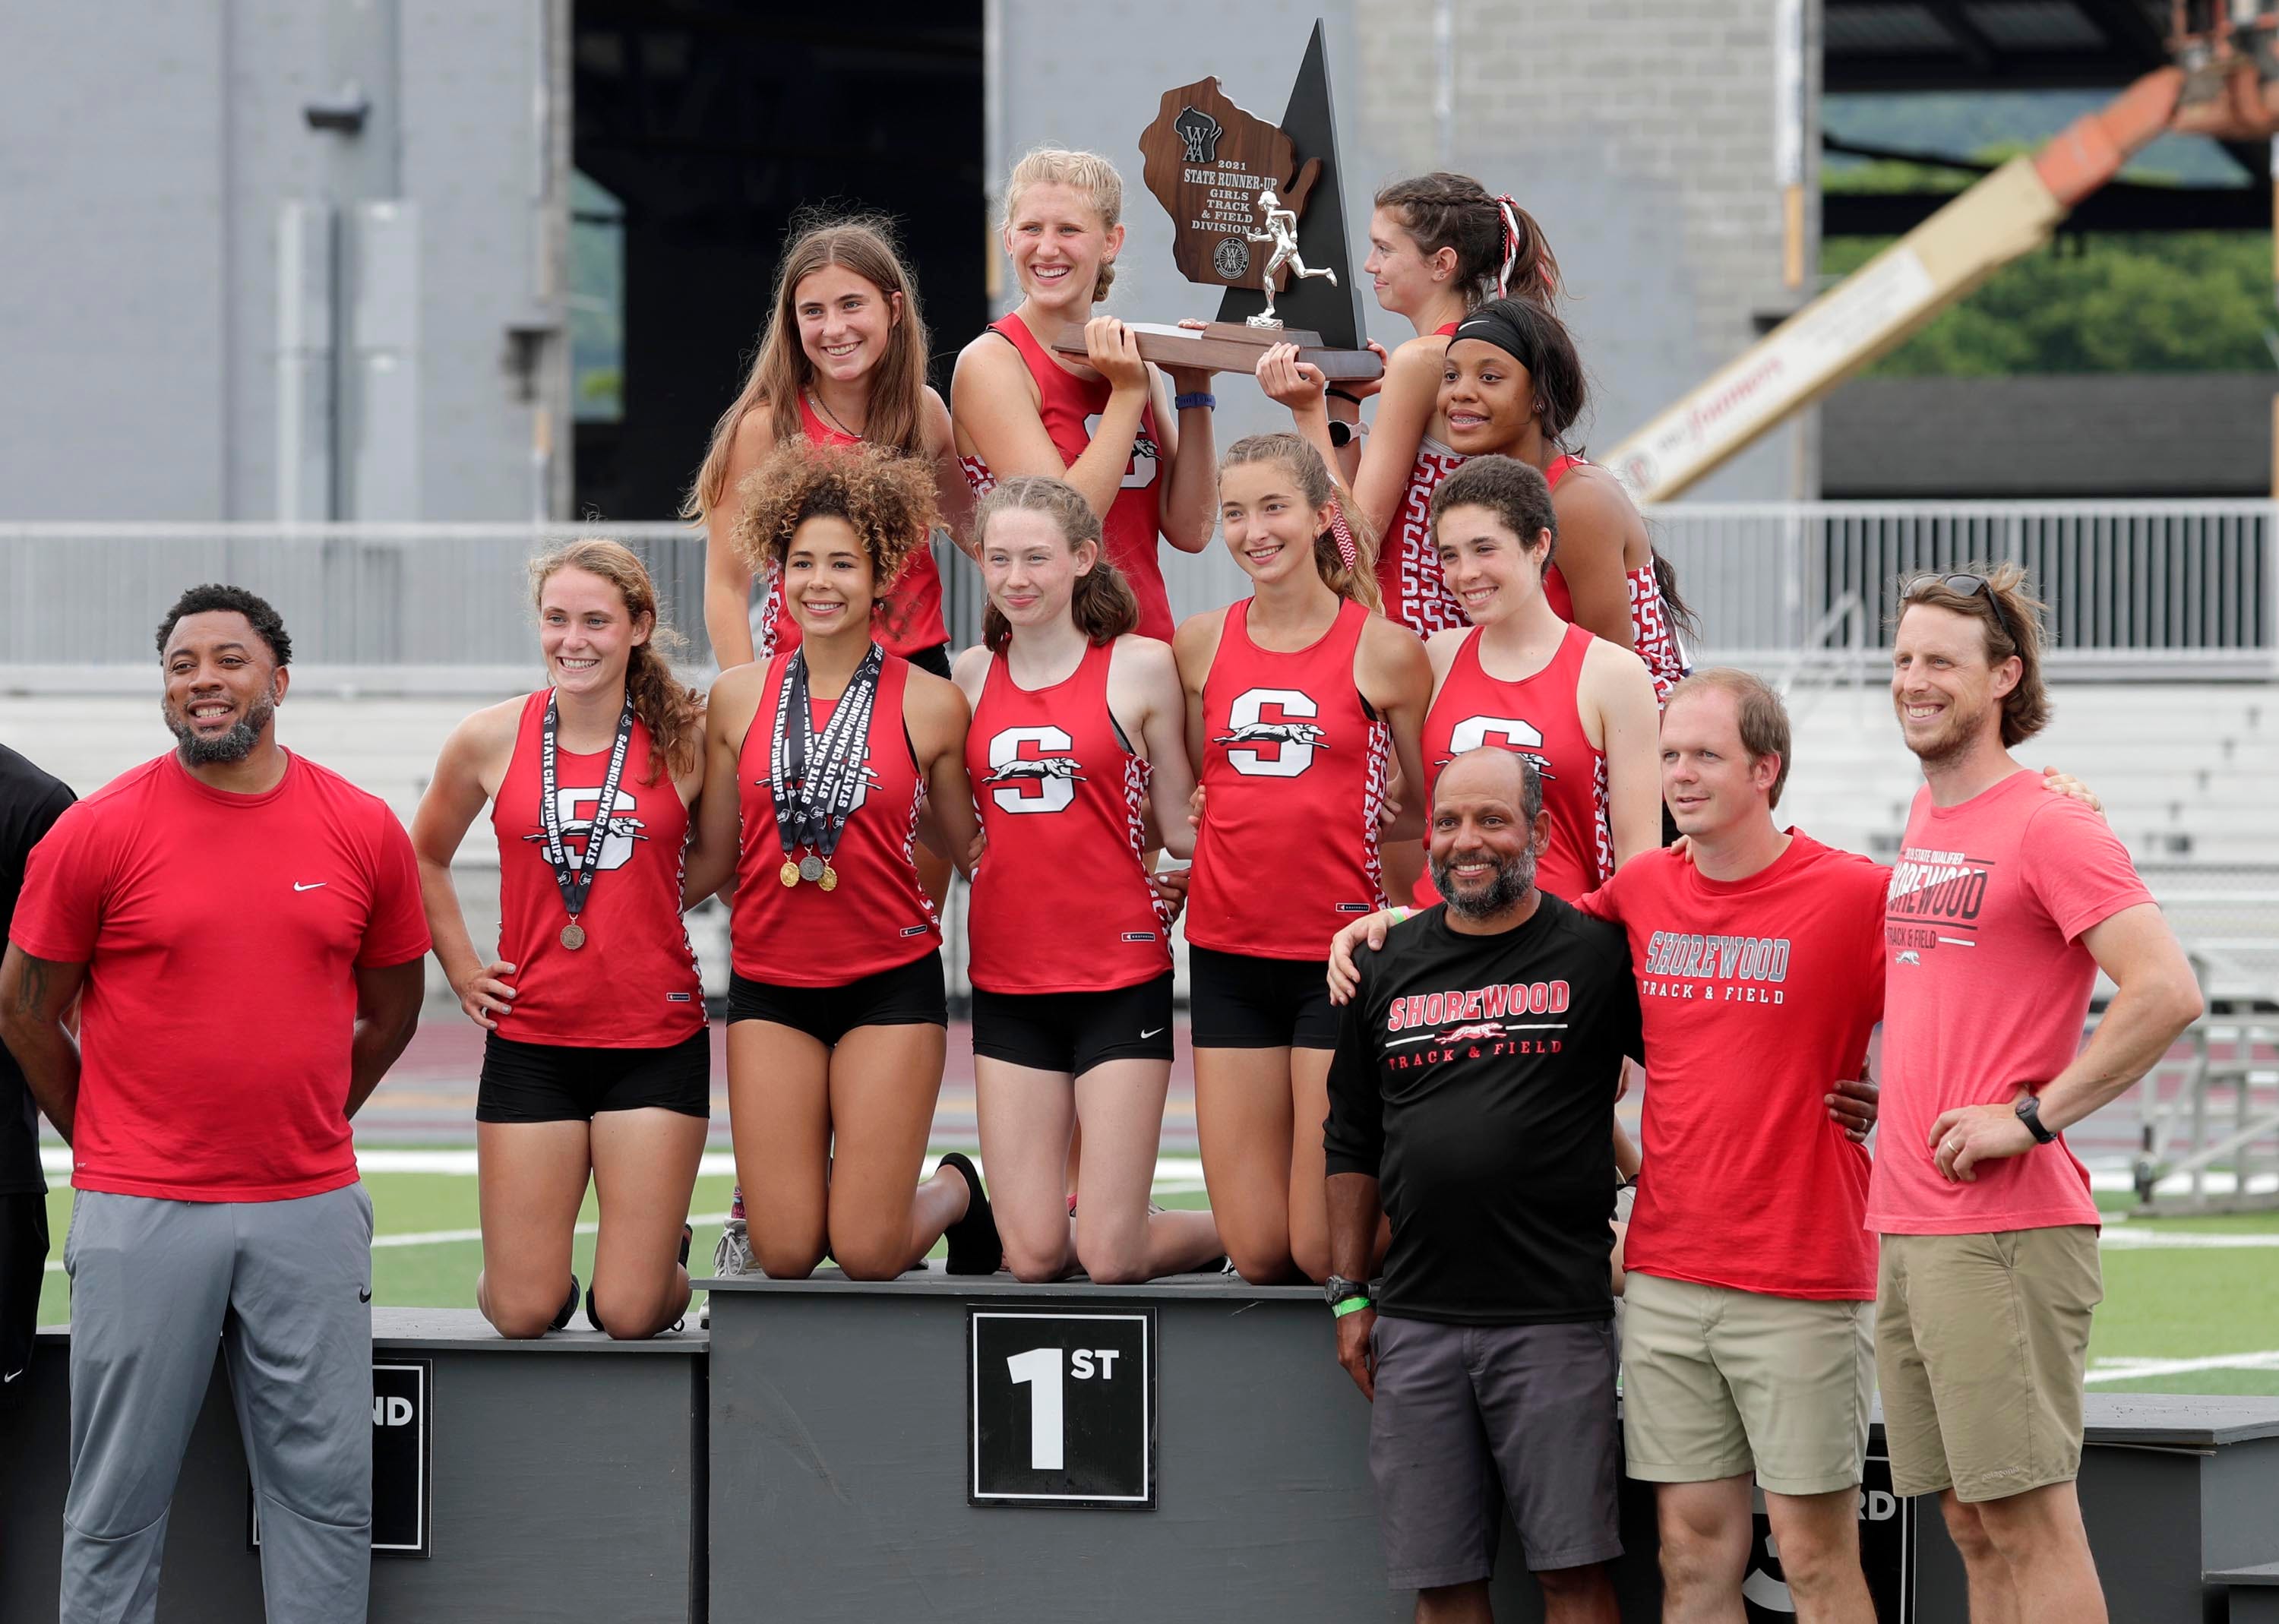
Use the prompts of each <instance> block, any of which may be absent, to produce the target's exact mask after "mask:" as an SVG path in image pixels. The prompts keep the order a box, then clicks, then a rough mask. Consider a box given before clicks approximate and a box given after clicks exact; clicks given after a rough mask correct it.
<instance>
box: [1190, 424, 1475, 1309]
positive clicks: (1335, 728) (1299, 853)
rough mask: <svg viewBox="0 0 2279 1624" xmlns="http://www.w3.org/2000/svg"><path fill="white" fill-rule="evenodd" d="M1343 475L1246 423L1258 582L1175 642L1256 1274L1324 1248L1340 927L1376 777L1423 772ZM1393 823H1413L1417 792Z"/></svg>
mask: <svg viewBox="0 0 2279 1624" xmlns="http://www.w3.org/2000/svg"><path fill="white" fill-rule="evenodd" d="M1219 514H1220V522H1221V524H1222V525H1223V526H1224V530H1225V534H1226V546H1227V550H1228V551H1229V552H1230V553H1232V554H1233V555H1234V559H1235V562H1236V563H1238V564H1239V565H1240V566H1241V567H1242V571H1243V573H1244V574H1246V575H1247V576H1248V577H1249V578H1250V580H1251V584H1252V587H1253V593H1252V595H1251V596H1250V597H1248V598H1247V599H1245V600H1243V601H1240V602H1238V603H1232V604H1229V605H1228V606H1227V607H1226V608H1224V609H1212V610H1209V611H1208V612H1206V613H1204V614H1201V615H1197V616H1194V617H1192V618H1191V619H1189V620H1188V621H1187V622H1186V624H1184V625H1182V626H1181V627H1180V628H1179V633H1178V640H1177V641H1176V642H1175V643H1174V644H1173V648H1174V650H1175V652H1176V654H1177V656H1178V665H1179V676H1180V679H1181V681H1182V683H1183V685H1184V686H1185V687H1186V700H1187V705H1186V709H1187V754H1188V757H1189V759H1190V760H1191V761H1192V762H1193V763H1194V764H1195V768H1196V771H1197V775H1198V777H1199V778H1201V783H1202V786H1203V792H1204V799H1203V805H1202V809H1201V821H1200V826H1199V828H1198V831H1197V833H1196V836H1195V856H1194V872H1193V880H1192V881H1191V884H1190V889H1189V892H1188V902H1187V923H1186V931H1187V945H1188V960H1187V961H1188V969H1189V972H1190V976H1191V979H1192V987H1191V992H1190V997H1191V1007H1192V1010H1193V1033H1194V1046H1195V1122H1196V1128H1197V1130H1198V1133H1199V1135H1200V1137H1201V1145H1202V1160H1203V1180H1204V1183H1205V1184H1206V1185H1207V1186H1208V1187H1209V1191H1210V1198H1211V1211H1212V1213H1213V1214H1215V1216H1216V1219H1217V1222H1218V1229H1219V1235H1220V1237H1221V1238H1222V1239H1223V1240H1224V1242H1225V1244H1226V1250H1227V1254H1228V1256H1229V1257H1230V1258H1231V1259H1232V1260H1233V1263H1234V1266H1235V1268H1237V1269H1239V1271H1240V1272H1241V1274H1242V1276H1243V1278H1245V1279H1246V1280H1248V1281H1251V1282H1252V1283H1266V1282H1268V1281H1274V1280H1285V1279H1288V1278H1290V1277H1291V1276H1292V1275H1293V1274H1300V1275H1308V1276H1310V1277H1312V1278H1314V1279H1316V1280H1318V1279H1321V1278H1322V1277H1323V1276H1324V1275H1325V1274H1326V1273H1327V1272H1328V1269H1329V1213H1328V1207H1327V1205H1326V1198H1325V1195H1324V1184H1323V1172H1322V1168H1323V1161H1322V1120H1323V1118H1324V1115H1326V1114H1327V1112H1328V1109H1329V1093H1328V1081H1329V1068H1330V1057H1331V1050H1332V1049H1333V1048H1334V1047H1335V1046H1336V1042H1337V1023H1336V1018H1335V1015H1334V1012H1333V1011H1332V1010H1331V1007H1330V1002H1329V994H1328V991H1327V989H1326V986H1325V985H1324V980H1323V970H1324V964H1325V962H1326V961H1327V958H1328V955H1329V943H1330V938H1331V937H1332V936H1334V935H1336V934H1337V931H1338V927H1339V925H1341V924H1343V923H1345V922H1346V921H1347V919H1349V918H1353V917H1355V916H1357V915H1364V914H1367V913H1369V912H1370V911H1372V910H1373V909H1374V908H1377V906H1378V903H1377V899H1378V898H1379V897H1380V896H1382V895H1383V893H1384V880H1383V875H1382V872H1381V870H1380V868H1379V864H1378V857H1377V840H1378V835H1379V825H1380V820H1381V818H1382V816H1383V814H1384V811H1385V787H1386V783H1387V780H1388V778H1389V777H1390V775H1391V770H1392V769H1393V765H1394V764H1395V763H1398V765H1399V768H1400V777H1401V780H1402V782H1404V783H1406V784H1411V785H1413V784H1417V783H1420V782H1422V768H1421V765H1420V762H1419V757H1418V755H1417V743H1416V740H1417V730H1418V728H1419V727H1420V726H1421V725H1422V724H1423V719H1424V707H1425V704H1426V701H1428V699H1429V698H1430V697H1431V680H1432V677H1431V667H1430V665H1429V664H1428V663H1426V661H1425V658H1424V646H1423V644H1422V643H1420V642H1418V641H1417V640H1416V636H1415V634H1414V633H1412V632H1409V631H1408V630H1407V629H1406V628H1405V627H1402V626H1399V625H1396V624H1393V622H1392V621H1390V620H1387V619H1385V617H1384V616H1382V615H1379V614H1375V613H1372V612H1371V611H1372V610H1373V609H1375V608H1376V600H1377V583H1376V580H1375V578H1373V577H1372V576H1371V574H1370V570H1369V566H1368V563H1367V559H1366V556H1365V554H1364V552H1363V550H1362V549H1363V548H1364V547H1365V546H1366V532H1365V530H1364V531H1363V532H1362V534H1358V535H1357V534H1355V533H1354V530H1355V525H1354V520H1353V516H1352V515H1351V513H1350V509H1348V508H1347V496H1346V494H1345V493H1344V492H1343V491H1341V490H1339V488H1338V486H1336V484H1335V483H1334V482H1333V481H1332V480H1331V476H1330V471H1329V466H1328V464H1327V463H1325V462H1324V459H1323V457H1322V456H1321V455H1320V454H1319V453H1318V452H1317V451H1316V449H1315V448H1314V447H1313V446H1312V445H1310V444H1308V442H1307V441H1306V440H1304V439H1302V438H1301V437H1300V436H1298V435H1296V434H1290V433H1282V434H1256V435H1252V436H1251V437H1249V438H1248V439H1246V440H1238V441H1237V442H1236V443H1235V445H1234V447H1233V448H1232V449H1231V450H1230V451H1229V452H1228V453H1227V455H1226V461H1225V463H1224V466H1223V467H1222V468H1221V470H1220V472H1219ZM1411 801H1412V804H1411V805H1409V806H1408V807H1404V808H1402V809H1401V812H1400V816H1399V817H1398V818H1397V819H1396V820H1394V822H1393V825H1392V827H1391V828H1390V829H1389V830H1387V831H1385V832H1387V833H1390V834H1393V835H1395V836H1406V837H1408V838H1411V839H1413V838H1414V837H1415V835H1416V831H1417V830H1418V829H1419V828H1420V827H1421V826H1422V823H1423V812H1422V808H1421V806H1418V805H1416V804H1413V803H1414V798H1413V797H1412V798H1411Z"/></svg>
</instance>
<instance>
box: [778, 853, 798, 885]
mask: <svg viewBox="0 0 2279 1624" xmlns="http://www.w3.org/2000/svg"><path fill="white" fill-rule="evenodd" d="M776 877H777V878H778V879H779V880H781V881H782V882H783V883H784V884H785V885H798V884H799V865H798V864H797V863H795V862H793V861H792V860H791V859H790V858H788V857H787V858H785V859H784V865H783V867H782V868H780V869H777V870H776Z"/></svg>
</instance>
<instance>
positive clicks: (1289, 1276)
mask: <svg viewBox="0 0 2279 1624" xmlns="http://www.w3.org/2000/svg"><path fill="white" fill-rule="evenodd" d="M1226 1255H1227V1258H1228V1260H1230V1261H1231V1262H1232V1263H1233V1265H1234V1272H1235V1273H1236V1274H1238V1275H1241V1276H1242V1278H1243V1279H1244V1281H1245V1282H1246V1283H1248V1284H1251V1285H1282V1284H1285V1283H1288V1282H1292V1281H1294V1280H1296V1279H1297V1278H1298V1268H1297V1265H1296V1264H1294V1263H1293V1262H1292V1261H1291V1260H1290V1254H1289V1253H1288V1252H1278V1251H1275V1250H1273V1249H1271V1248H1269V1247H1264V1246H1253V1245H1240V1244H1239V1243H1237V1242H1233V1241H1229V1242H1228V1243H1227V1248H1226Z"/></svg>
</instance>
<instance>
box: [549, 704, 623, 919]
mask: <svg viewBox="0 0 2279 1624" xmlns="http://www.w3.org/2000/svg"><path fill="white" fill-rule="evenodd" d="M560 714H561V712H560V705H559V702H558V701H556V700H555V699H553V698H551V697H549V699H548V700H547V701H546V722H545V725H544V726H543V727H542V728H541V730H540V732H539V752H538V785H539V796H538V822H539V826H540V828H541V829H542V830H543V831H545V832H544V836H543V839H544V840H545V843H546V861H547V862H548V864H549V866H550V867H551V868H552V869H553V870H554V883H555V885H556V886H558V887H559V888H560V889H561V892H562V906H563V908H564V911H566V912H567V913H568V914H569V915H570V923H568V924H565V925H564V926H563V927H562V945H563V946H564V947H567V948H569V949H570V950H571V951H572V953H575V952H576V951H577V950H578V949H579V948H580V947H583V946H585V945H586V927H585V926H583V925H581V924H579V923H578V915H579V914H580V913H582V912H584V911H585V908H586V896H587V892H589V891H590V890H592V889H593V885H594V875H595V872H596V871H597V870H598V869H600V867H601V864H602V842H603V841H605V840H607V839H610V814H611V813H612V812H614V811H615V810H616V809H617V805H618V781H619V780H620V779H621V778H623V777H624V775H625V747H626V746H627V745H628V744H629V743H631V742H632V739H633V696H632V695H631V694H627V695H626V696H625V708H624V709H621V710H620V711H618V738H617V742H616V743H615V744H613V745H612V746H611V747H610V770H609V772H608V773H607V775H606V776H605V777H604V778H602V787H601V788H600V789H599V790H598V791H597V792H595V806H594V821H593V822H592V823H590V824H588V825H587V830H586V846H585V849H584V850H582V851H578V852H572V850H571V849H570V846H569V842H568V841H567V840H565V839H564V838H563V834H564V827H563V816H562V796H561V793H560V790H559V787H558V785H557V782H556V768H555V755H556V745H555V734H556V728H557V726H558V725H559V720H560ZM636 838H638V837H636Z"/></svg>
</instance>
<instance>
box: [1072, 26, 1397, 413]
mask: <svg viewBox="0 0 2279 1624" xmlns="http://www.w3.org/2000/svg"><path fill="white" fill-rule="evenodd" d="M1139 155H1140V157H1141V158H1142V160H1143V161H1144V168H1143V170H1142V176H1143V178H1144V179H1145V180H1146V181H1147V189H1148V190H1149V191H1150V192H1152V193H1154V194H1155V198H1156V200H1157V201H1158V202H1159V203H1162V204H1163V207H1164V209H1165V210H1166V211H1168V212H1169V213H1170V217H1171V224H1172V228H1173V229H1172V258H1173V260H1174V261H1175V262H1176V263H1177V264H1178V267H1179V271H1180V273H1181V274H1182V275H1184V276H1185V277H1186V279H1187V280H1189V281H1192V282H1200V283H1202V284H1203V285H1205V286H1206V287H1213V286H1215V287H1224V288H1225V289H1226V290H1227V292H1226V294H1225V295H1224V297H1223V298H1222V299H1221V301H1220V303H1219V311H1218V319H1217V320H1216V321H1213V322H1211V323H1209V325H1207V326H1185V327H1183V326H1160V325H1156V324H1153V323H1143V322H1132V323H1128V324H1126V325H1127V326H1130V328H1131V330H1132V333H1134V334H1136V335H1137V336H1138V338H1139V353H1140V355H1141V356H1145V357H1146V358H1147V360H1150V361H1153V362H1155V363H1156V364H1158V365H1161V366H1166V367H1193V368H1197V369H1200V370H1204V371H1209V372H1253V371H1255V370H1256V368H1257V365H1258V357H1259V356H1261V355H1262V354H1263V353H1264V352H1265V350H1266V349H1267V348H1268V346H1270V345H1273V344H1295V345H1297V346H1298V356H1299V359H1300V360H1301V361H1306V362H1308V363H1310V364H1313V365H1315V366H1316V367H1318V368H1320V369H1321V372H1322V374H1323V376H1324V378H1326V379H1329V380H1330V381H1331V382H1332V383H1336V382H1339V381H1344V380H1367V379H1373V378H1377V377H1379V376H1381V375H1382V374H1383V372H1384V371H1385V366H1384V363H1382V362H1381V361H1379V360H1378V359H1377V356H1376V355H1375V354H1374V353H1373V352H1372V351H1370V350H1368V349H1363V348H1362V341H1361V340H1362V311H1361V295H1360V291H1359V289H1358V288H1356V287H1354V280H1353V275H1352V270H1351V265H1352V256H1351V254H1350V252H1349V250H1348V249H1347V242H1346V217H1345V198H1344V195H1343V194H1342V193H1341V192H1340V191H1339V188H1338V173H1339V171H1338V153H1337V126H1336V121H1335V119H1333V118H1332V116H1331V110H1330V75H1329V62H1328V55H1327V50H1326V47H1325V43H1324V34H1323V28H1322V25H1321V24H1320V23H1318V22H1317V23H1316V24H1315V25H1314V35H1313V39H1312V41H1311V42H1309V43H1308V45H1307V47H1306V57H1305V61H1304V62H1303V63H1302V64H1301V65H1300V67H1299V69H1298V82H1297V85H1296V87H1295V88H1293V90H1292V91H1291V93H1290V103H1289V106H1288V108H1287V109H1286V110H1285V111H1284V113H1283V116H1282V122H1281V124H1280V125H1279V126H1276V125H1272V124H1269V123H1267V122H1266V120H1265V119H1261V118H1258V117H1256V116H1255V115H1254V114H1251V113H1248V112H1246V111H1243V110H1242V109H1241V108H1239V107H1238V106H1236V105H1235V104H1234V103H1232V101H1230V100H1228V98H1227V96H1225V94H1224V92H1223V91H1221V90H1220V89H1219V88H1218V80H1216V79H1201V80H1196V81H1195V82H1194V83H1193V84H1191V85H1182V86H1180V87H1179V88H1177V89H1174V90H1166V91H1165V92H1164V93H1163V100H1162V102H1161V103H1159V104H1158V106H1157V109H1156V113H1155V122H1154V123H1153V124H1150V125H1149V126H1147V128H1146V129H1145V130H1143V131H1141V132H1140V135H1139ZM1341 273H1342V274H1341ZM1285 316H1286V318H1288V320H1289V322H1290V323H1291V325H1289V326H1285V325H1284V318H1285ZM1053 348H1054V349H1056V350H1058V351H1059V352H1060V353H1061V354H1063V355H1064V356H1082V355H1083V354H1084V353H1085V349H1084V328H1083V327H1082V326H1080V325H1078V324H1074V323H1071V324H1070V326H1067V327H1066V328H1064V329H1063V331H1062V333H1061V335H1060V337H1059V338H1058V339H1056V340H1055V341H1054V344H1053Z"/></svg>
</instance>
